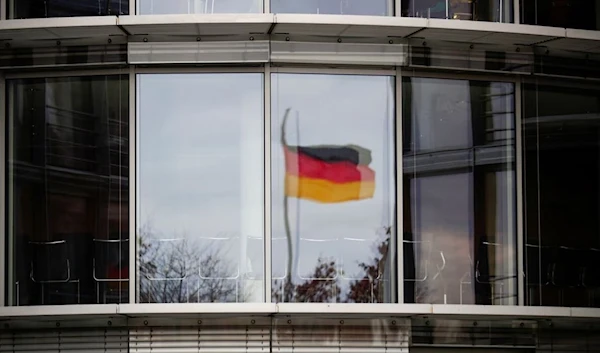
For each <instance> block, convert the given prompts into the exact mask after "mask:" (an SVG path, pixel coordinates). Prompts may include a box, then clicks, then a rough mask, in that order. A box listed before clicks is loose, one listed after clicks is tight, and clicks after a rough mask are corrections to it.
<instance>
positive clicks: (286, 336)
mask: <svg viewBox="0 0 600 353" xmlns="http://www.w3.org/2000/svg"><path fill="white" fill-rule="evenodd" d="M277 321H278V322H277V324H276V325H274V327H273V352H274V353H278V352H280V353H288V352H289V353H291V352H294V353H303V352H306V353H317V352H318V353H329V352H331V353H333V352H335V353H408V352H409V348H408V343H409V338H408V337H409V335H408V332H409V327H410V326H409V323H407V322H406V321H404V320H391V319H373V320H358V319H353V320H315V319H312V320H311V319H307V320H301V321H300V320H287V321H286V320H277Z"/></svg>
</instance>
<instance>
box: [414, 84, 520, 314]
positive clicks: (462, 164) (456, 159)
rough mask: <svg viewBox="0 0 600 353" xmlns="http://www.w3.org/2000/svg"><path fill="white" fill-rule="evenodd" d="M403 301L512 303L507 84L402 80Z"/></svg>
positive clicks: (511, 104) (511, 124)
mask: <svg viewBox="0 0 600 353" xmlns="http://www.w3.org/2000/svg"><path fill="white" fill-rule="evenodd" d="M402 93H403V113H402V120H403V173H404V179H403V210H404V218H403V222H404V224H403V233H404V295H405V302H407V303H440V304H487V305H490V304H505V305H514V304H516V300H517V271H516V266H517V257H516V254H517V252H516V197H515V196H516V195H515V185H516V180H515V163H514V160H515V90H514V84H512V83H501V82H486V81H469V80H447V79H435V78H420V77H407V78H404V81H403V91H402Z"/></svg>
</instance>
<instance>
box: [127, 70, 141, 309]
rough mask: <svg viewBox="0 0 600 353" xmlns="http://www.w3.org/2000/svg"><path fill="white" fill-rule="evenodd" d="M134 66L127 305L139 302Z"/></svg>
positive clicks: (133, 79) (131, 75)
mask: <svg viewBox="0 0 600 353" xmlns="http://www.w3.org/2000/svg"><path fill="white" fill-rule="evenodd" d="M136 87H137V77H136V75H135V66H133V65H131V66H130V67H129V303H131V304H135V303H136V302H139V298H138V296H139V294H138V293H139V291H138V290H137V286H138V274H139V269H138V264H139V261H138V256H137V254H138V252H137V245H138V232H137V209H138V207H137V206H138V205H137V195H138V192H137V189H138V178H137V160H138V158H137V147H138V139H137V136H138V134H137V131H138V129H137V124H136V116H137V114H136V112H137V102H138V96H137V92H138V90H137V89H136Z"/></svg>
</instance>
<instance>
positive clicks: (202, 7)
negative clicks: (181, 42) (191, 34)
mask: <svg viewBox="0 0 600 353" xmlns="http://www.w3.org/2000/svg"><path fill="white" fill-rule="evenodd" d="M138 6H139V10H138V12H139V13H140V14H142V15H147V14H152V15H161V14H162V15H165V14H212V13H259V12H262V10H263V2H262V0H138Z"/></svg>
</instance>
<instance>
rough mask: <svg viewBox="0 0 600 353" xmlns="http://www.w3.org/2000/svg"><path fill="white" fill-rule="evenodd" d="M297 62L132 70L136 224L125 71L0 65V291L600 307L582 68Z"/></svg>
mask: <svg viewBox="0 0 600 353" xmlns="http://www.w3.org/2000/svg"><path fill="white" fill-rule="evenodd" d="M310 71H311V70H307V72H306V73H291V72H290V73H286V72H282V73H273V74H270V76H269V77H270V84H269V87H270V89H269V90H268V91H265V83H264V80H265V76H264V75H265V74H264V73H262V72H260V70H256V72H254V73H193V72H189V73H172V74H167V73H159V74H149V73H148V74H139V75H138V76H137V82H136V91H137V106H136V114H135V121H136V131H135V136H136V155H137V157H136V160H135V168H136V171H137V173H136V175H137V177H136V179H135V189H136V192H135V194H136V203H135V205H136V206H135V207H134V208H135V210H132V211H131V212H134V214H135V215H136V217H135V222H136V223H135V226H132V227H134V228H132V229H136V235H135V238H131V237H130V233H129V232H130V220H129V214H130V208H131V207H133V206H132V205H131V206H130V200H129V195H130V180H129V168H130V166H131V165H132V164H131V163H134V162H130V159H129V153H130V146H129V136H130V132H129V124H130V120H129V119H130V111H129V110H130V107H129V101H130V98H129V94H130V93H129V92H130V82H129V79H128V77H127V76H121V75H97V76H72V77H71V76H67V77H57V78H23V79H11V80H8V81H7V85H6V93H7V108H8V109H7V128H6V143H7V145H6V147H7V160H6V195H7V201H6V207H7V208H6V212H7V213H6V215H7V221H6V227H7V228H6V234H7V236H6V239H5V240H6V241H5V244H6V249H7V258H6V261H7V262H6V264H7V275H6V284H7V304H8V305H11V306H27V305H55V304H103V303H127V302H132V301H135V302H138V303H205V302H220V303H230V302H231V303H252V302H265V301H266V302H296V303H298V302H302V303H322V302H326V303H397V302H403V303H433V304H460V305H469V304H482V305H517V304H518V303H519V298H520V297H519V293H520V292H521V293H522V297H521V298H522V302H523V303H524V304H525V305H531V306H540V305H541V306H568V307H599V306H600V299H598V295H599V294H598V292H599V291H600V289H599V288H598V287H599V283H600V281H599V280H598V276H597V275H596V274H595V273H594V269H595V267H596V265H598V256H597V255H600V251H599V250H598V249H600V237H599V236H598V234H600V228H599V226H598V224H597V218H598V214H599V212H600V206H598V204H599V200H600V197H599V196H598V190H600V186H599V185H598V182H597V180H598V173H599V172H598V170H599V169H598V167H597V166H596V165H595V164H594V163H593V161H594V160H596V159H598V156H597V154H598V151H599V150H600V149H599V147H598V145H599V141H600V140H599V139H598V136H599V134H598V131H597V130H598V126H597V125H598V124H597V120H599V118H598V116H599V115H600V103H599V102H600V93H599V92H600V89H599V88H598V86H597V85H593V84H590V83H588V84H585V85H584V84H583V83H574V82H570V81H564V82H563V83H562V84H558V83H554V82H550V81H540V82H537V81H527V82H525V83H523V84H522V86H521V92H522V94H521V96H520V97H518V96H517V93H516V92H517V87H518V86H517V84H516V83H514V82H499V81H486V80H478V79H475V78H473V79H466V78H464V79H461V78H444V77H443V75H442V76H441V77H437V76H436V77H427V76H420V75H419V74H418V73H416V72H412V73H408V74H406V75H400V76H393V75H392V76H386V75H381V74H377V73H373V74H368V73H364V74H348V73H343V72H340V73H337V74H336V73H335V70H333V71H332V73H328V74H317V73H310ZM396 80H401V83H400V86H401V88H402V91H401V96H397V92H396V87H397V83H396ZM549 82H550V83H549ZM265 94H269V95H270V97H269V100H266V98H267V97H266V96H265ZM398 98H400V99H401V102H398V101H397V99H398ZM518 100H520V103H519V104H520V106H521V108H522V109H521V111H517V107H518V106H519V105H518V104H517V101H518ZM266 102H270V104H271V106H270V120H267V119H266V116H265V103H266ZM397 104H401V114H400V115H398V113H399V112H397V109H396V105H397ZM519 114H521V122H522V123H521V125H520V126H519V125H517V116H518V115H519ZM267 121H270V128H269V130H270V131H271V135H270V153H268V155H269V160H270V164H269V165H268V166H265V161H267V159H265V155H266V150H265V135H264V134H265V131H266V126H265V124H266V123H267ZM398 124H400V126H398ZM519 129H520V132H521V133H522V139H521V146H522V148H521V151H522V155H521V162H520V163H521V164H520V165H521V167H522V171H523V173H522V180H521V184H520V185H521V189H522V190H523V193H522V195H521V196H522V208H521V209H522V217H523V223H522V224H523V228H522V234H523V239H522V248H520V250H519V243H520V240H519V238H518V233H519V227H518V219H519V213H518V208H519V202H518V200H519V195H518V189H519V187H518V185H519V180H518V179H519V176H518V174H517V165H518V163H517V159H518V158H517V146H518V143H519V141H517V135H518V132H519V131H518V130H519ZM397 131H398V132H400V135H397V133H396V132H397ZM398 141H401V151H402V154H401V155H398V154H397V151H400V147H399V146H398V147H397V146H396V144H397V143H399V142H398ZM574 156H576V157H577V158H575V157H574ZM265 168H268V169H267V170H270V178H269V179H270V182H269V183H267V178H266V176H265V174H264V173H265ZM400 171H401V172H402V174H401V176H397V173H399V172H400ZM397 180H401V183H400V184H398V183H397ZM564 185H570V187H568V188H565V187H564ZM400 186H401V187H400ZM265 197H269V198H270V209H265V207H266V206H265ZM396 200H401V202H402V203H401V204H399V205H397V204H396ZM400 206H401V207H400ZM398 207H400V210H398ZM265 212H269V213H268V217H267V215H266V214H265ZM399 212H400V214H399ZM398 216H401V218H400V219H398V218H397V217H398ZM265 219H269V220H270V232H269V233H267V228H266V227H265V223H264V221H265ZM397 222H401V223H400V224H401V228H400V226H399V225H397ZM397 235H398V237H397ZM266 239H270V244H269V245H267V244H266V243H265V241H266ZM130 244H134V245H135V249H131V246H133V245H130ZM265 249H270V252H265ZM134 251H135V254H137V255H136V260H137V264H136V266H135V267H133V266H132V265H130V264H131V263H133V262H132V261H131V259H130V258H131V257H130V253H134ZM520 253H521V254H522V258H519V254H520ZM267 260H268V261H267ZM520 261H521V262H522V263H523V266H524V267H523V269H524V271H523V277H522V278H523V279H522V282H520V281H519V276H518V270H517V269H518V267H519V265H518V264H519V262H520ZM268 263H270V264H271V265H270V267H266V264H268ZM133 268H136V270H134V269H133ZM399 268H402V269H403V271H401V272H400V273H398V269H399ZM131 276H136V278H137V280H136V286H135V290H133V289H132V292H131V293H136V297H135V298H130V288H129V287H130V286H129V281H130V277H131ZM266 281H268V282H266ZM398 282H399V283H398ZM267 283H270V287H271V293H270V295H269V293H268V292H266V293H265V290H266V289H267V288H268V287H269V286H268V285H267ZM520 283H522V285H523V287H522V290H521V291H520V290H519V286H520ZM399 292H402V293H403V296H402V297H399V296H398V293H399Z"/></svg>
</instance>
